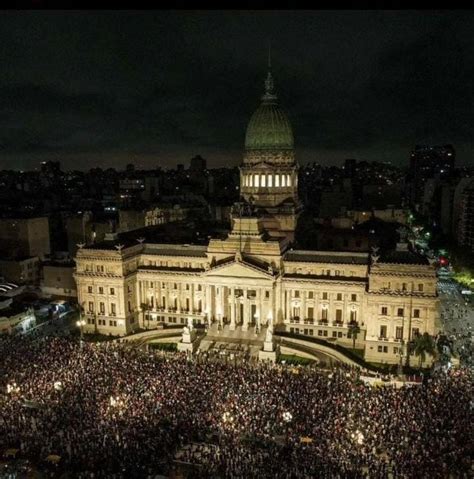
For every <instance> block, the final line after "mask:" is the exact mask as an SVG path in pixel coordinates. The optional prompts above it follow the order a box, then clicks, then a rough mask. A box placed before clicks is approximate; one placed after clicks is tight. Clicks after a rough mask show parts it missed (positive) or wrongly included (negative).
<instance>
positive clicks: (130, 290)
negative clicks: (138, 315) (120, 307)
mask: <svg viewBox="0 0 474 479" xmlns="http://www.w3.org/2000/svg"><path fill="white" fill-rule="evenodd" d="M127 291H128V292H129V293H131V292H132V287H131V286H130V285H128V286H127Z"/></svg>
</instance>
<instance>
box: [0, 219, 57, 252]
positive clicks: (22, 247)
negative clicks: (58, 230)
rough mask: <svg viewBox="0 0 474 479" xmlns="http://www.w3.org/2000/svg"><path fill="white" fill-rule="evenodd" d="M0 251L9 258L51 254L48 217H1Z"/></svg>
mask: <svg viewBox="0 0 474 479" xmlns="http://www.w3.org/2000/svg"><path fill="white" fill-rule="evenodd" d="M0 251H1V256H3V257H5V256H7V257H9V258H15V257H19V256H38V257H39V258H40V259H44V258H45V257H47V256H49V255H50V253H51V247H50V241H49V220H48V218H47V217H37V218H0Z"/></svg>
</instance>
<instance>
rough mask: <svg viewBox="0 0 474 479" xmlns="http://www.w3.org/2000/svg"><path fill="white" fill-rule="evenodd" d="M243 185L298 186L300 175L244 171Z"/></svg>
mask: <svg viewBox="0 0 474 479" xmlns="http://www.w3.org/2000/svg"><path fill="white" fill-rule="evenodd" d="M242 186H244V187H248V188H286V187H297V186H298V176H297V175H293V174H287V173H242Z"/></svg>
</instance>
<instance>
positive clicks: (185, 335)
mask: <svg viewBox="0 0 474 479" xmlns="http://www.w3.org/2000/svg"><path fill="white" fill-rule="evenodd" d="M196 339H197V337H196V330H195V329H194V326H193V320H192V319H191V318H188V324H187V326H185V327H184V328H183V332H182V334H181V341H180V342H179V343H178V351H186V352H190V353H194V351H195V350H196V348H197V343H198V341H197V340H196Z"/></svg>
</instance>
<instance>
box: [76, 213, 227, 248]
mask: <svg viewBox="0 0 474 479" xmlns="http://www.w3.org/2000/svg"><path fill="white" fill-rule="evenodd" d="M226 233H227V232H226V231H224V230H223V228H222V226H221V225H219V224H211V225H206V224H203V223H199V224H196V223H194V222H189V221H176V222H173V223H167V224H164V225H156V226H146V227H145V228H139V229H136V230H133V231H127V232H124V233H118V234H117V238H116V239H113V240H106V241H101V242H100V243H96V244H94V245H89V246H86V247H85V248H84V249H99V250H100V249H105V250H108V249H110V250H115V246H117V245H122V246H123V247H124V248H129V247H131V246H136V245H137V244H138V239H142V238H143V243H144V244H147V245H152V244H153V243H155V244H160V243H161V244H163V243H165V244H170V245H184V244H188V245H191V246H192V245H203V246H204V245H207V244H208V243H209V238H210V237H213V238H219V237H222V239H224V238H225V237H226V236H227V234H226ZM148 247H149V246H148ZM151 248H153V247H152V246H151ZM173 249H174V248H173ZM180 250H181V249H180ZM150 252H151V251H150ZM152 254H160V253H157V252H155V251H153V253H152Z"/></svg>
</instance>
